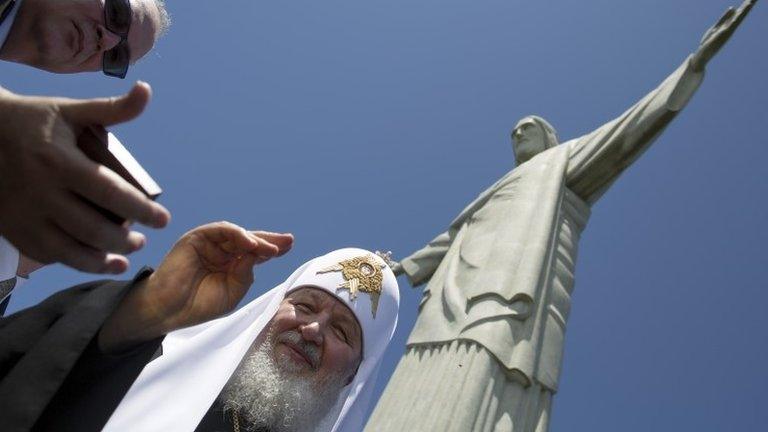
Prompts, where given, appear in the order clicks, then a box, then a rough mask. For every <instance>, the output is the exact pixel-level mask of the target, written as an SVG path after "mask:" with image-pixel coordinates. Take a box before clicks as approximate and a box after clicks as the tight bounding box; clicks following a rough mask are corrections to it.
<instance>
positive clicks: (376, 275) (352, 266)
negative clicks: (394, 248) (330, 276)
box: [317, 255, 385, 318]
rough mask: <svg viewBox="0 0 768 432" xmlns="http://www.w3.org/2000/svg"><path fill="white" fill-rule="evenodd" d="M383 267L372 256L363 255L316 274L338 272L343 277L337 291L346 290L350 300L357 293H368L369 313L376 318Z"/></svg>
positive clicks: (355, 296)
mask: <svg viewBox="0 0 768 432" xmlns="http://www.w3.org/2000/svg"><path fill="white" fill-rule="evenodd" d="M384 267H385V265H384V264H379V263H378V262H376V258H375V257H374V256H373V255H364V256H359V257H354V258H350V259H347V260H344V261H341V262H339V263H338V264H336V265H332V266H330V267H326V268H324V269H322V270H318V272H317V274H320V273H330V272H337V271H340V272H341V275H342V277H344V282H342V283H340V284H339V286H338V289H343V288H346V289H348V290H349V298H350V299H351V300H354V299H355V298H357V293H358V291H362V292H364V293H368V294H369V295H370V296H371V312H372V313H373V317H374V318H376V308H377V307H378V306H379V295H380V294H381V281H382V280H383V279H384V275H383V273H382V272H381V269H383V268H384Z"/></svg>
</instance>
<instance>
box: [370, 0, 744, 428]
mask: <svg viewBox="0 0 768 432" xmlns="http://www.w3.org/2000/svg"><path fill="white" fill-rule="evenodd" d="M754 3H755V1H754V0H752V1H750V0H747V1H745V2H744V3H743V4H742V6H741V7H740V8H739V9H738V10H733V9H729V10H728V11H727V12H726V13H725V14H724V15H723V17H722V18H721V19H720V20H719V21H718V22H717V23H716V24H715V25H714V26H713V27H712V28H711V29H709V30H708V31H707V33H706V34H705V35H704V37H703V38H702V41H701V44H700V46H699V47H698V49H697V50H696V52H694V53H693V54H692V55H690V56H689V57H688V58H687V59H686V60H685V61H684V62H683V64H682V65H681V66H680V67H679V68H678V69H677V70H676V71H675V72H674V73H672V75H670V76H669V77H668V78H667V79H666V80H664V82H662V83H661V85H659V86H658V87H657V88H656V89H655V90H653V91H652V92H650V93H649V94H648V95H646V96H645V97H644V98H642V99H641V100H640V101H639V102H638V103H637V104H635V105H634V106H632V107H631V108H629V109H628V110H627V111H626V112H624V113H623V114H622V115H621V116H619V117H618V118H616V119H614V120H613V121H610V122H609V123H607V124H605V125H603V126H601V127H600V128H598V129H597V130H595V131H593V132H591V133H589V134H587V135H584V136H582V137H579V138H576V139H572V140H570V141H567V142H565V143H563V144H559V143H558V140H557V136H556V133H555V130H554V129H553V128H552V126H550V124H549V123H547V122H546V121H545V120H544V119H542V118H540V117H536V116H530V117H526V118H524V119H522V120H520V121H519V122H518V123H517V125H516V126H515V128H514V131H513V141H514V145H513V149H514V153H515V158H516V159H517V162H518V166H517V167H516V168H515V169H513V170H512V171H510V172H509V173H507V174H506V175H504V176H503V177H502V178H501V179H499V180H498V181H497V182H496V183H495V184H494V185H492V186H491V187H490V188H488V189H487V190H486V191H484V192H483V193H481V194H480V196H479V197H478V198H477V199H476V200H475V201H474V202H472V203H471V204H469V205H468V206H467V207H466V208H465V209H464V210H463V211H462V212H461V213H460V214H459V216H458V217H457V218H456V219H455V220H454V221H453V223H451V225H450V226H449V227H448V230H447V231H445V232H444V233H442V234H440V235H438V236H437V237H436V238H435V239H434V240H432V241H431V242H430V243H429V244H428V245H427V246H426V247H424V248H423V249H421V250H418V251H416V252H414V253H413V254H412V255H410V256H408V257H407V258H405V259H403V260H402V261H400V263H399V264H397V263H395V264H394V270H395V272H396V273H405V274H406V275H407V276H408V279H409V280H410V282H411V283H412V284H413V285H414V286H416V285H421V284H423V283H427V286H426V288H425V290H424V297H423V299H422V301H421V304H420V305H419V317H418V320H417V321H416V325H415V327H414V329H413V332H412V333H411V335H410V338H409V339H408V344H407V350H406V353H405V355H404V356H403V358H402V359H401V361H400V363H399V365H398V367H397V370H396V371H395V373H394V375H393V376H392V378H391V380H390V382H389V385H388V386H387V388H386V390H385V392H384V394H383V395H382V397H381V400H380V401H379V404H378V405H377V407H376V410H375V411H374V413H373V415H372V417H371V419H370V420H369V422H368V425H367V427H366V431H371V432H373V431H375V432H381V431H392V432H404V431H462V432H464V431H514V432H519V431H526V432H528V431H531V432H534V431H535V432H544V431H546V430H547V429H548V423H549V416H550V406H551V402H552V395H553V394H554V393H555V392H556V391H557V383H558V377H559V375H560V365H561V362H562V353H563V339H564V336H565V327H566V323H567V321H568V315H569V312H570V309H571V295H572V291H573V284H574V277H573V274H574V266H575V261H576V255H577V250H578V245H579V238H580V235H581V232H582V230H583V229H584V226H585V225H586V223H587V220H588V219H589V215H590V206H591V205H592V204H594V203H595V202H596V201H597V200H598V199H599V198H600V197H601V196H602V195H603V193H604V192H605V191H606V190H607V189H608V187H610V185H611V184H612V183H613V182H614V181H615V180H616V178H617V177H618V176H619V175H620V174H621V173H622V172H623V171H624V170H625V169H626V168H627V167H628V166H629V165H630V164H632V163H633V162H634V161H635V160H636V159H637V158H638V157H639V156H640V155H641V154H642V153H643V152H644V151H645V150H646V149H647V148H648V147H649V146H650V144H651V143H652V142H653V141H654V139H655V138H656V137H657V136H658V135H659V134H660V133H661V132H662V131H663V130H664V128H665V127H666V126H667V125H668V124H669V123H670V122H671V121H672V119H673V118H674V117H675V115H677V113H678V112H679V111H680V110H681V109H682V108H683V107H684V106H685V104H686V103H687V102H688V100H689V99H690V98H691V96H692V95H693V93H694V92H695V91H696V89H697V88H698V87H699V84H701V82H702V79H703V78H704V68H705V65H706V64H707V62H709V60H710V59H711V58H712V57H713V56H714V55H715V54H716V53H717V52H718V50H719V49H720V48H721V47H722V46H723V44H725V42H726V41H727V40H728V39H729V37H730V36H731V35H732V34H733V32H734V31H735V30H736V28H737V27H738V26H739V24H740V23H741V21H742V20H743V19H744V17H745V16H746V14H747V13H748V12H749V10H750V9H751V8H752V6H753V5H754Z"/></svg>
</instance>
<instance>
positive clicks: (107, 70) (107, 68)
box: [101, 0, 133, 78]
mask: <svg viewBox="0 0 768 432" xmlns="http://www.w3.org/2000/svg"><path fill="white" fill-rule="evenodd" d="M132 18H133V12H132V11H131V2H130V0H105V2H104V26H105V27H106V28H107V30H109V31H111V32H112V33H114V34H116V35H118V36H120V43H118V44H117V45H115V47H114V48H112V49H110V50H109V51H106V52H105V53H104V57H103V59H102V61H101V68H102V70H103V71H104V74H105V75H109V76H113V77H116V78H125V74H127V73H128V66H129V65H130V63H131V49H130V47H129V46H128V30H130V29H131V20H132Z"/></svg>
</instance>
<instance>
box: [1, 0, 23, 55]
mask: <svg viewBox="0 0 768 432" xmlns="http://www.w3.org/2000/svg"><path fill="white" fill-rule="evenodd" d="M21 1H22V0H16V5H14V6H13V10H12V11H11V13H10V14H8V16H7V17H5V21H3V23H2V24H0V48H2V47H3V44H5V39H6V38H7V37H8V32H9V31H11V27H13V21H14V20H15V19H16V12H18V11H19V9H20V8H21Z"/></svg>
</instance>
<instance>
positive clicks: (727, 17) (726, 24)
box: [691, 0, 757, 71]
mask: <svg viewBox="0 0 768 432" xmlns="http://www.w3.org/2000/svg"><path fill="white" fill-rule="evenodd" d="M755 3H757V0H745V1H744V3H742V4H741V6H739V8H738V9H736V10H734V9H733V8H732V7H730V8H728V10H726V11H725V13H724V14H723V16H721V17H720V19H719V20H718V21H717V23H715V25H714V26H712V27H710V29H709V30H707V32H706V33H704V36H703V37H702V38H701V42H700V43H699V49H698V50H696V52H695V53H694V54H693V58H692V60H691V64H692V67H693V70H695V71H702V70H704V67H705V66H706V65H707V63H708V62H709V61H710V60H711V59H712V57H714V56H715V54H717V52H718V51H720V48H722V47H723V45H725V43H726V42H728V39H730V38H731V35H733V32H735V31H736V29H737V28H738V27H739V25H740V24H741V22H742V21H743V20H744V17H746V16H747V14H748V13H749V11H750V10H751V9H752V7H753V6H754V5H755Z"/></svg>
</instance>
